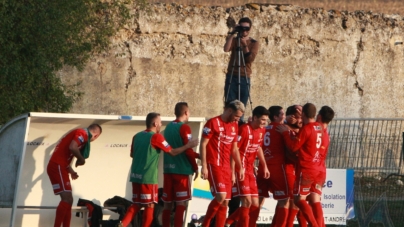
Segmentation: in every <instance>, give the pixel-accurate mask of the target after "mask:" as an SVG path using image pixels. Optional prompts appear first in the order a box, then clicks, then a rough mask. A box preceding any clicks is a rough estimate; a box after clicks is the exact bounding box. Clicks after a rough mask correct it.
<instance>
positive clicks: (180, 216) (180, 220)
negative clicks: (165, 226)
mask: <svg viewBox="0 0 404 227" xmlns="http://www.w3.org/2000/svg"><path fill="white" fill-rule="evenodd" d="M185 209H186V207H185V206H179V205H177V207H176V208H175V215H174V226H180V227H181V226H182V225H183V224H184V212H185Z"/></svg>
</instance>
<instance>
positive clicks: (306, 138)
mask: <svg viewBox="0 0 404 227" xmlns="http://www.w3.org/2000/svg"><path fill="white" fill-rule="evenodd" d="M322 136H323V129H322V127H321V125H320V124H319V123H317V122H310V123H308V124H306V125H304V126H303V128H301V130H300V131H299V134H297V137H296V138H294V139H292V138H291V137H290V136H289V131H286V132H283V138H284V139H285V143H286V145H287V146H288V148H289V149H291V150H292V151H299V153H298V156H299V166H300V167H301V168H304V169H316V170H319V169H320V165H321V156H320V152H321V149H320V148H321V144H322V142H321V140H322Z"/></svg>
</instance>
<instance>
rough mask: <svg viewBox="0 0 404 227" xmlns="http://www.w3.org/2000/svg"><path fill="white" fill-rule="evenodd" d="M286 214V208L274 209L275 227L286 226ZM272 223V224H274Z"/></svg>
mask: <svg viewBox="0 0 404 227" xmlns="http://www.w3.org/2000/svg"><path fill="white" fill-rule="evenodd" d="M288 213H289V209H288V208H284V207H278V206H277V207H276V209H275V215H274V218H275V221H274V222H275V223H276V226H277V227H285V226H286V222H287V219H288ZM274 222H273V223H274ZM271 226H275V225H271Z"/></svg>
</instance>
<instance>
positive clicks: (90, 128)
mask: <svg viewBox="0 0 404 227" xmlns="http://www.w3.org/2000/svg"><path fill="white" fill-rule="evenodd" d="M96 128H98V129H100V134H101V133H102V128H101V125H99V124H91V125H90V126H88V130H92V129H96Z"/></svg>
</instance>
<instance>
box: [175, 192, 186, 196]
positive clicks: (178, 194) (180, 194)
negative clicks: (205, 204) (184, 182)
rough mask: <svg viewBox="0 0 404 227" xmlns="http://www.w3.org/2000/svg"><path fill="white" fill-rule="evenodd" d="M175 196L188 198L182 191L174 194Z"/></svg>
mask: <svg viewBox="0 0 404 227" xmlns="http://www.w3.org/2000/svg"><path fill="white" fill-rule="evenodd" d="M175 194H176V195H177V197H186V196H188V192H187V191H184V192H177V193H175Z"/></svg>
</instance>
